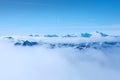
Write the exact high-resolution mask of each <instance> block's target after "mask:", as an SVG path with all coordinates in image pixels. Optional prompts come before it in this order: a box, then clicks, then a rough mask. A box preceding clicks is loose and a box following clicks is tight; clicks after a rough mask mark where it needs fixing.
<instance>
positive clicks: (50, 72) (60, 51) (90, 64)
mask: <svg viewBox="0 0 120 80" xmlns="http://www.w3.org/2000/svg"><path fill="white" fill-rule="evenodd" d="M119 52H120V50H119V48H118V49H117V48H111V49H105V50H104V49H103V50H95V49H85V50H77V49H74V48H56V49H49V48H46V47H39V46H35V47H22V46H19V47H16V46H14V45H13V44H11V43H10V42H8V41H0V80H120V53H119Z"/></svg>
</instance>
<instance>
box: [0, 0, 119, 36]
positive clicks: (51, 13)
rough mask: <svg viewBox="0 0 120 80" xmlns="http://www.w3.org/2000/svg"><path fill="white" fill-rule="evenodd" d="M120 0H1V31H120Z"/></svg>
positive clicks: (4, 32)
mask: <svg viewBox="0 0 120 80" xmlns="http://www.w3.org/2000/svg"><path fill="white" fill-rule="evenodd" d="M119 4H120V0H0V30H1V31H0V34H17V33H20V34H23V33H24V34H30V33H33V34H48V33H50V34H54V33H79V32H93V31H103V32H105V31H106V32H107V31H108V32H109V31H110V32H120V5H119Z"/></svg>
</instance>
